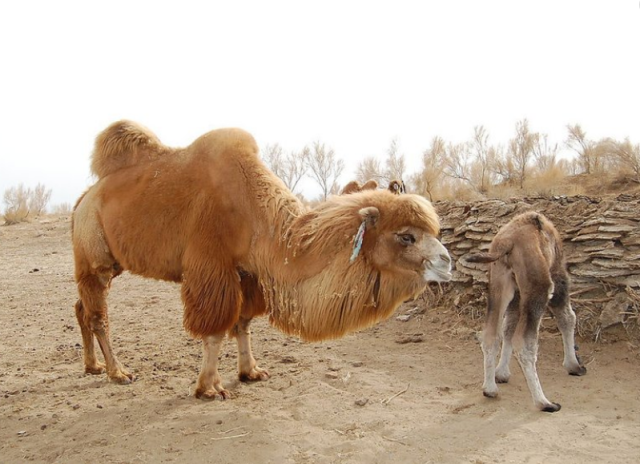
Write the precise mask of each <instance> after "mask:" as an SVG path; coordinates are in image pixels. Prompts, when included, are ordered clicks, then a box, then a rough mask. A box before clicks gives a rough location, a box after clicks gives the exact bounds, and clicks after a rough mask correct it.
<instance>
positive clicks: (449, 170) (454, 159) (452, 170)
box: [442, 143, 478, 191]
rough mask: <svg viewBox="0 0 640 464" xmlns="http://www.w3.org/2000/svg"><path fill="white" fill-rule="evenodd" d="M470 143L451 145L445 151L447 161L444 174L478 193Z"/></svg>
mask: <svg viewBox="0 0 640 464" xmlns="http://www.w3.org/2000/svg"><path fill="white" fill-rule="evenodd" d="M469 148H470V146H469V144H468V143H456V144H452V143H449V144H448V145H447V147H446V149H445V159H444V165H443V170H442V172H443V173H444V174H445V175H446V176H449V177H451V178H452V179H456V180H458V181H461V182H463V183H464V184H466V185H467V186H468V187H471V188H472V189H473V190H475V191H478V188H477V186H476V185H475V183H474V182H473V178H472V172H471V171H472V170H473V169H472V161H471V152H470V150H469Z"/></svg>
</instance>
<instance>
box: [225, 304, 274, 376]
mask: <svg viewBox="0 0 640 464" xmlns="http://www.w3.org/2000/svg"><path fill="white" fill-rule="evenodd" d="M250 323H251V319H243V318H242V317H241V318H240V320H239V321H238V323H237V324H236V325H235V327H234V328H233V335H235V337H236V340H237V342H238V378H239V379H240V381H242V382H252V381H256V380H267V379H268V378H269V372H268V371H267V370H266V369H261V368H259V367H258V365H257V363H256V360H255V358H254V357H253V352H252V350H251V330H249V324H250Z"/></svg>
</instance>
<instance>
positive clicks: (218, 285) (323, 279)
mask: <svg viewBox="0 0 640 464" xmlns="http://www.w3.org/2000/svg"><path fill="white" fill-rule="evenodd" d="M91 169H92V172H93V173H94V174H95V175H96V176H97V178H98V180H97V182H96V183H95V184H94V185H93V186H91V187H90V188H89V190H88V191H87V192H85V194H84V195H82V197H81V198H80V199H79V200H78V202H77V204H76V206H75V208H74V214H73V231H72V236H73V250H74V257H75V278H76V281H77V284H78V292H79V296H80V299H79V300H78V302H77V303H76V315H77V319H78V322H79V325H80V328H81V332H82V339H83V344H84V364H85V371H86V372H88V373H91V374H99V373H102V372H104V371H105V370H106V373H107V375H108V377H109V379H111V380H112V381H114V382H118V383H129V382H131V381H132V380H133V378H134V376H133V374H132V373H130V372H129V371H128V370H127V369H125V367H124V366H123V365H122V364H121V363H120V362H119V361H118V359H117V358H116V355H115V353H114V350H113V348H112V345H111V342H110V338H109V321H108V316H107V292H108V290H109V287H110V284H111V281H112V279H113V278H114V277H115V276H117V275H118V274H120V273H121V272H122V271H129V272H131V273H133V274H138V275H141V276H145V277H151V278H154V279H161V280H166V281H171V282H180V283H181V288H182V300H183V303H184V319H183V321H184V327H185V328H186V330H187V331H188V332H189V333H190V334H191V335H192V336H194V337H197V338H200V339H202V345H203V351H204V354H203V362H202V368H201V371H200V375H199V377H198V380H197V384H196V389H195V396H196V397H199V398H215V397H216V396H221V397H223V398H226V397H228V396H229V395H230V393H229V391H227V390H226V389H225V388H224V386H223V384H222V380H221V378H220V375H219V373H218V355H219V354H220V351H221V346H222V342H223V339H224V338H225V335H226V334H229V335H231V336H235V337H236V339H237V343H238V352H239V356H238V373H239V377H240V379H241V380H264V379H266V378H268V377H269V374H268V372H267V371H266V370H264V369H261V368H259V367H258V366H257V364H256V361H255V359H254V357H253V355H252V352H251V341H250V332H249V324H250V321H251V319H252V318H253V317H255V316H259V315H262V314H266V315H268V317H269V321H270V322H271V324H273V325H274V326H275V327H277V328H278V329H280V330H282V331H283V332H285V333H287V334H293V335H296V336H299V337H301V338H303V339H305V340H311V341H314V340H325V339H331V338H337V337H340V336H343V335H344V334H346V333H348V332H351V331H354V330H358V329H361V328H364V327H367V326H370V325H372V324H375V323H376V322H378V321H380V320H383V319H385V318H387V317H389V316H390V315H391V314H392V313H393V311H394V310H395V309H396V308H397V307H398V306H399V305H400V304H401V303H402V302H404V301H405V300H407V299H410V298H412V297H415V296H416V295H418V294H420V293H421V292H422V291H423V290H424V289H425V286H426V284H427V282H429V281H448V280H449V279H450V278H451V272H450V270H451V260H450V257H449V254H448V253H447V250H446V249H445V248H444V246H443V245H442V244H441V243H440V242H439V241H438V239H437V236H438V234H439V221H438V216H437V214H436V212H435V210H434V208H433V206H432V205H431V203H429V202H428V201H427V200H425V199H424V198H422V197H419V196H416V195H400V196H398V195H393V194H392V193H391V192H389V191H387V190H381V191H378V190H367V191H363V192H360V193H354V194H351V195H344V196H334V197H330V198H329V200H327V201H326V202H324V203H321V204H320V205H318V206H317V207H315V208H314V209H312V210H308V209H307V208H305V207H304V206H303V204H302V203H301V202H300V201H299V200H298V199H297V198H296V197H295V195H293V194H292V193H291V192H290V191H289V190H288V189H287V188H286V187H285V185H284V184H283V182H282V181H280V179H278V178H277V177H276V176H275V175H274V174H273V173H272V172H271V171H269V170H268V169H267V168H266V166H265V165H264V164H263V163H262V161H261V160H260V158H259V156H258V146H257V144H256V142H255V140H254V139H253V137H252V136H251V135H249V134H248V133H247V132H245V131H243V130H240V129H220V130H215V131H212V132H209V133H207V134H205V135H203V136H201V137H199V138H198V139H197V140H195V141H194V142H193V143H192V144H191V145H189V146H188V147H186V148H170V147H167V146H165V145H164V144H162V143H161V142H160V141H159V139H158V138H157V137H156V136H155V135H154V134H153V133H152V132H150V131H149V130H148V129H146V128H144V127H142V126H140V125H138V124H136V123H133V122H129V121H120V122H117V123H114V124H112V125H111V126H109V127H108V128H107V129H105V130H104V131H103V132H102V133H100V134H99V135H98V137H97V139H96V144H95V149H94V152H93V156H92V162H91ZM94 337H95V339H97V341H98V344H99V346H100V348H101V350H102V354H103V355H104V360H105V364H103V363H101V362H99V361H98V359H97V357H96V353H95V351H94Z"/></svg>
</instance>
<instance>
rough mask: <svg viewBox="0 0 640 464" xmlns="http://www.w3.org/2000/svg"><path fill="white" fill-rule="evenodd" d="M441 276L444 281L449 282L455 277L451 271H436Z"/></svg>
mask: <svg viewBox="0 0 640 464" xmlns="http://www.w3.org/2000/svg"><path fill="white" fill-rule="evenodd" d="M435 272H436V274H438V276H440V277H441V279H442V282H449V281H450V280H451V279H452V278H453V274H452V273H451V271H438V270H436V271H435Z"/></svg>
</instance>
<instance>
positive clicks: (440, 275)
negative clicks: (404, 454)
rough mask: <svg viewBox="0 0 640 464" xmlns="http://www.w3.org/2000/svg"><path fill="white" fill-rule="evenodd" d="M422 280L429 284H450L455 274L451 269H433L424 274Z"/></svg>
mask: <svg viewBox="0 0 640 464" xmlns="http://www.w3.org/2000/svg"><path fill="white" fill-rule="evenodd" d="M422 278H423V279H424V280H425V281H427V282H449V281H450V280H451V279H452V278H453V274H452V273H451V270H449V269H438V268H431V269H427V270H426V271H425V272H424V273H423V274H422Z"/></svg>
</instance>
